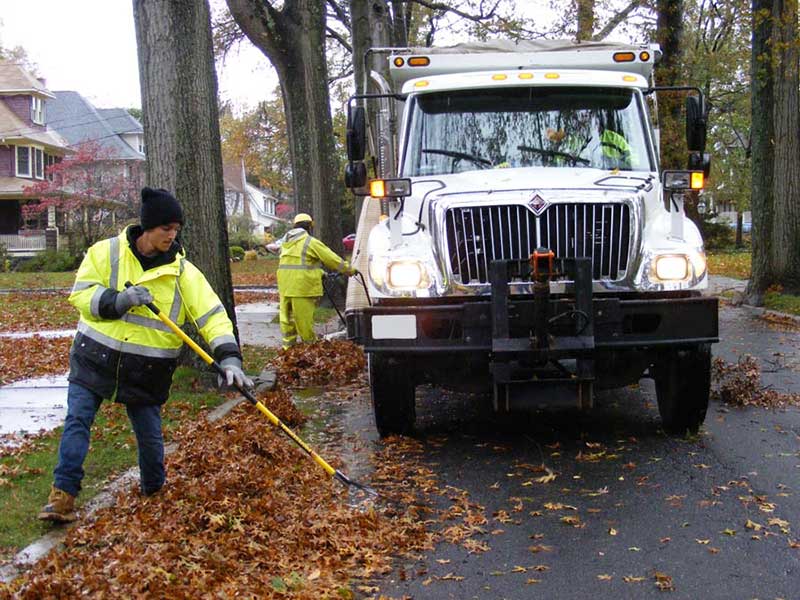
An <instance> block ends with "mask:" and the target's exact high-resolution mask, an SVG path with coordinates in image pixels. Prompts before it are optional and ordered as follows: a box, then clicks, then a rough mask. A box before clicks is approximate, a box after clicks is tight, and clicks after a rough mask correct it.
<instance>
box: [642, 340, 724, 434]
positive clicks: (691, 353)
mask: <svg viewBox="0 0 800 600" xmlns="http://www.w3.org/2000/svg"><path fill="white" fill-rule="evenodd" d="M655 367H656V368H655V380H656V396H657V398H658V412H659V413H660V414H661V424H662V426H663V428H664V431H666V432H667V433H668V434H671V435H683V434H685V433H686V432H687V431H689V432H690V433H697V430H698V429H699V428H700V425H701V424H702V422H703V421H704V420H705V418H706V410H708V394H709V391H710V388H711V346H710V345H709V344H702V345H700V346H697V347H696V348H693V349H689V350H669V351H667V352H665V353H664V354H663V355H662V356H661V357H660V358H659V359H658V362H657V363H656V365H655Z"/></svg>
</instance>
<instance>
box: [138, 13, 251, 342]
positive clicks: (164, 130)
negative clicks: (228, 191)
mask: <svg viewBox="0 0 800 600" xmlns="http://www.w3.org/2000/svg"><path fill="white" fill-rule="evenodd" d="M133 14H134V19H135V23H136V42H137V46H138V51H139V79H140V82H141V87H142V112H143V116H144V136H145V144H146V147H147V181H148V183H149V184H150V185H152V186H155V187H163V188H166V189H168V190H170V191H173V192H174V193H175V196H176V197H177V198H178V200H179V201H180V203H181V205H182V206H183V209H184V214H185V220H186V222H185V223H184V226H183V230H182V232H181V239H182V242H183V243H184V245H185V246H186V249H187V257H188V258H189V260H191V261H192V262H193V263H194V264H195V265H197V267H198V268H199V269H200V270H201V271H202V272H203V274H204V275H205V276H206V278H207V279H208V281H209V283H210V284H211V286H212V287H213V288H214V290H215V291H216V292H217V294H218V295H219V297H220V299H221V300H222V302H223V304H224V305H225V308H226V310H227V312H228V316H230V318H231V320H232V321H233V323H234V327H235V326H236V315H235V314H234V311H233V307H234V304H233V286H232V284H231V270H230V263H229V262H228V260H227V256H228V233H227V228H226V219H225V197H224V191H223V183H222V154H221V148H220V134H219V115H218V113H217V76H216V72H215V71H214V56H213V51H212V42H211V22H210V17H209V9H208V2H207V0H201V1H198V0H133ZM195 316H198V315H195ZM237 336H238V333H237Z"/></svg>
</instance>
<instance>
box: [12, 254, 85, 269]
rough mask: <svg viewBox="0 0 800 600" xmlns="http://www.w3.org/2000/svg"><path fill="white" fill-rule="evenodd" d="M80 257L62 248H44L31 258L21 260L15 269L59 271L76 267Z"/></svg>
mask: <svg viewBox="0 0 800 600" xmlns="http://www.w3.org/2000/svg"><path fill="white" fill-rule="evenodd" d="M79 263H80V257H77V256H73V255H72V254H70V253H69V252H66V251H64V250H58V251H56V250H46V251H45V252H41V253H40V254H37V255H36V256H34V257H32V258H28V259H26V260H23V261H21V262H20V263H19V264H18V265H17V268H16V270H17V271H20V272H22V273H34V272H39V271H42V272H49V273H60V272H64V271H72V270H74V269H77V268H78V264H79Z"/></svg>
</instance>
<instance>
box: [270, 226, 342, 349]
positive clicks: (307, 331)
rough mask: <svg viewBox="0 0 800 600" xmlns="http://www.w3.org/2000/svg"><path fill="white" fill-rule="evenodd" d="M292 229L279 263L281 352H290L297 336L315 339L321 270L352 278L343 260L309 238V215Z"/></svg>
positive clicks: (310, 229)
mask: <svg viewBox="0 0 800 600" xmlns="http://www.w3.org/2000/svg"><path fill="white" fill-rule="evenodd" d="M293 225H294V227H293V228H292V229H290V230H289V231H288V232H287V233H286V235H285V236H284V237H283V242H282V244H281V255H280V261H279V263H278V294H279V295H280V317H279V318H280V325H281V336H282V337H283V340H282V341H283V344H282V345H283V348H284V349H286V348H289V347H290V346H292V345H294V344H295V343H296V342H297V336H298V335H299V336H300V339H302V340H303V341H304V342H313V341H315V340H316V339H317V336H316V334H315V333H314V309H315V308H316V305H317V300H319V298H320V297H321V296H322V276H323V271H322V267H323V266H324V267H325V268H327V269H329V270H331V271H336V272H337V273H343V274H345V275H347V276H351V275H354V274H355V270H354V269H353V268H352V267H351V266H350V263H348V262H347V261H346V260H344V259H343V258H341V257H340V256H339V255H338V254H336V253H335V252H334V251H333V250H331V249H330V248H328V247H327V246H326V245H325V244H323V243H322V242H321V241H319V240H318V239H317V238H315V237H313V236H312V235H311V232H312V230H313V228H314V222H313V220H312V219H311V215H308V214H306V213H298V214H297V216H295V218H294V222H293Z"/></svg>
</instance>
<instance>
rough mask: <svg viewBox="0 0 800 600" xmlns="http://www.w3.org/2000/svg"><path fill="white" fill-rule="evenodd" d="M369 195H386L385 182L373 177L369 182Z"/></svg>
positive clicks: (378, 196) (380, 196)
mask: <svg viewBox="0 0 800 600" xmlns="http://www.w3.org/2000/svg"><path fill="white" fill-rule="evenodd" d="M369 195H370V196H372V197H373V198H383V197H384V196H386V182H385V181H384V180H383V179H373V180H372V181H370V182H369Z"/></svg>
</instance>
